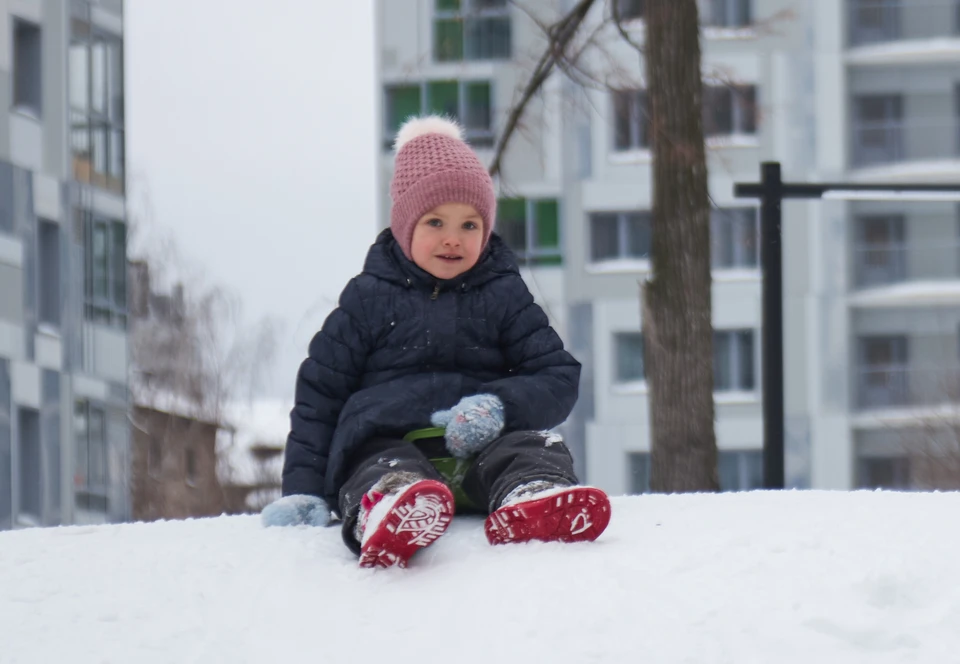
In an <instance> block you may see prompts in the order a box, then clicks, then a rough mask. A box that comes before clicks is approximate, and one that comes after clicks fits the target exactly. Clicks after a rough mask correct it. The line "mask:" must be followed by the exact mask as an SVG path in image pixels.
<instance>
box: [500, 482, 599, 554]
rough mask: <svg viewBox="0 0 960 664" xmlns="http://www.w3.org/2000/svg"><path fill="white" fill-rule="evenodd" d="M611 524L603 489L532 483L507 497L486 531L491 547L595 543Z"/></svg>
mask: <svg viewBox="0 0 960 664" xmlns="http://www.w3.org/2000/svg"><path fill="white" fill-rule="evenodd" d="M609 523H610V500H609V499H608V498H607V494H605V493H604V492H603V491H601V490H600V489H596V488H594V487H590V486H557V485H555V484H552V483H550V482H531V483H529V484H525V485H522V486H519V487H517V488H516V489H514V490H513V491H511V492H510V493H509V494H507V497H506V498H504V500H503V503H502V504H501V506H500V508H499V509H497V510H496V511H495V512H493V513H492V514H491V515H490V516H488V517H487V520H486V522H485V523H484V525H483V530H484V532H485V533H486V535H487V541H489V542H490V543H491V544H506V543H508V542H529V541H530V540H539V541H541V542H592V541H593V540H595V539H597V538H598V537H600V534H601V533H602V532H603V531H604V530H605V529H606V527H607V524H609Z"/></svg>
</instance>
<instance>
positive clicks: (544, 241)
mask: <svg viewBox="0 0 960 664" xmlns="http://www.w3.org/2000/svg"><path fill="white" fill-rule="evenodd" d="M534 214H535V215H536V222H537V223H536V229H537V237H536V238H535V239H534V242H533V244H534V246H535V247H536V248H537V249H554V248H558V247H559V246H560V213H559V206H558V205H557V201H556V200H552V199H551V200H542V201H537V202H536V203H535V204H534Z"/></svg>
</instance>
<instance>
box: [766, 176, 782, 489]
mask: <svg viewBox="0 0 960 664" xmlns="http://www.w3.org/2000/svg"><path fill="white" fill-rule="evenodd" d="M761 171H762V174H763V175H762V183H761V186H762V190H763V193H762V195H761V197H760V269H761V271H762V278H763V315H762V325H763V329H762V330H761V339H762V346H761V348H762V353H761V354H762V360H761V366H762V371H763V486H764V488H766V489H782V488H783V487H784V449H783V437H784V421H783V420H784V397H783V241H782V240H783V233H782V230H781V222H782V221H783V213H782V203H783V180H782V179H781V174H780V164H779V163H777V162H765V163H764V164H763V165H762V167H761Z"/></svg>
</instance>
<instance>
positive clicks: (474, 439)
mask: <svg viewBox="0 0 960 664" xmlns="http://www.w3.org/2000/svg"><path fill="white" fill-rule="evenodd" d="M430 421H431V423H433V426H435V427H446V429H447V431H446V433H444V435H443V437H444V439H445V440H446V441H447V449H448V450H449V451H450V454H452V455H453V456H455V457H458V458H461V459H464V458H466V457H469V456H471V455H473V454H476V453H477V452H479V451H480V450H482V449H483V448H484V447H486V446H487V445H488V444H489V443H491V442H492V441H494V440H495V439H496V438H497V436H499V435H500V432H501V431H502V430H503V402H502V401H500V398H499V397H497V396H495V395H493V394H477V395H476V396H472V397H464V398H462V399H461V400H460V403H458V404H457V405H456V406H454V407H453V408H451V409H450V410H441V411H438V412H436V413H434V414H433V417H431V418H430Z"/></svg>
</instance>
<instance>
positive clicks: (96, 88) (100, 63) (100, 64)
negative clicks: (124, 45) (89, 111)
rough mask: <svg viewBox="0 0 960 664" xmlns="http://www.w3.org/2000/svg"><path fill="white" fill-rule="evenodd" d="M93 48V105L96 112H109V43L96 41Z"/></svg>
mask: <svg viewBox="0 0 960 664" xmlns="http://www.w3.org/2000/svg"><path fill="white" fill-rule="evenodd" d="M90 48H91V53H90V55H91V58H92V63H91V68H92V71H91V79H92V82H93V86H92V90H91V98H90V99H91V107H92V108H93V110H94V112H96V113H103V114H106V112H107V45H106V43H105V42H102V41H98V42H94V43H93V45H92V46H91V47H90Z"/></svg>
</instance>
